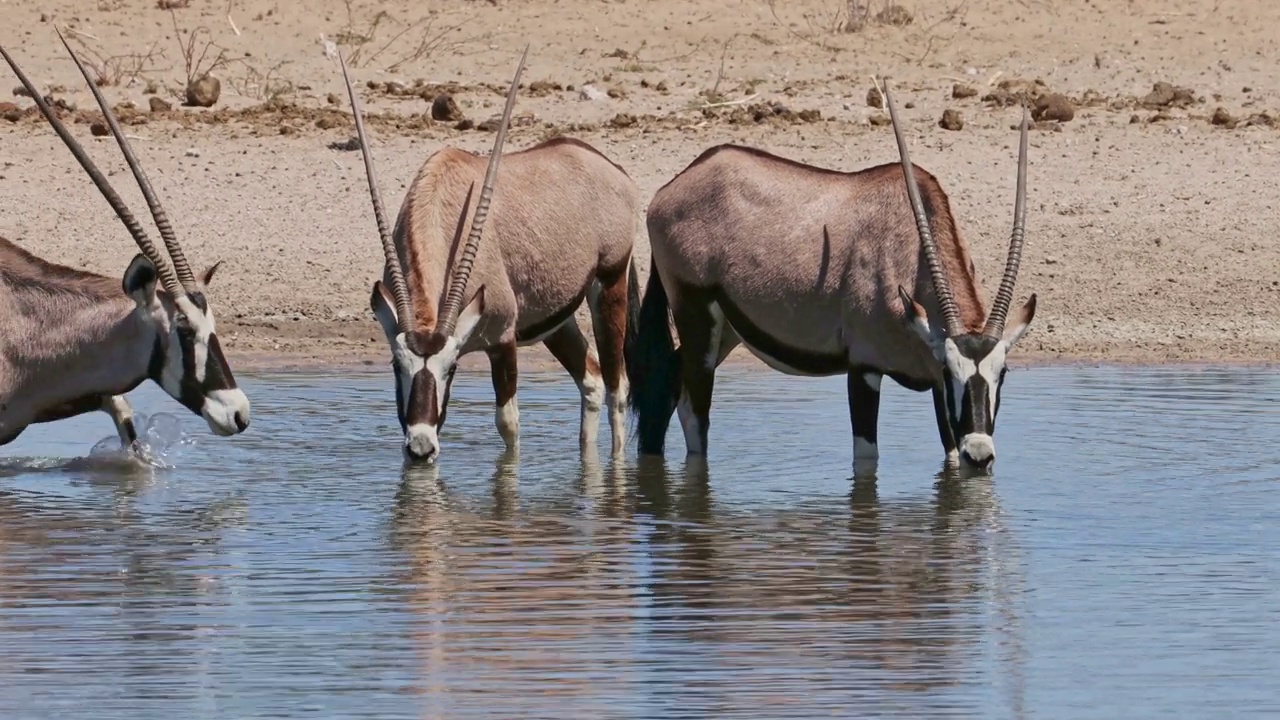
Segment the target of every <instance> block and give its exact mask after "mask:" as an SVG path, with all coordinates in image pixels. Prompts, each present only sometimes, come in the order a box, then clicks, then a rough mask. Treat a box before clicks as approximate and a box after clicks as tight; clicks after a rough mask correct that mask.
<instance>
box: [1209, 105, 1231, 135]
mask: <svg viewBox="0 0 1280 720" xmlns="http://www.w3.org/2000/svg"><path fill="white" fill-rule="evenodd" d="M1209 122H1211V123H1213V124H1214V125H1221V126H1223V127H1225V128H1227V129H1228V130H1230V129H1232V128H1234V127H1235V126H1236V119H1235V118H1233V117H1231V113H1229V112H1227V109H1226V108H1224V107H1221V106H1219V107H1218V108H1217V109H1216V110H1214V111H1213V117H1211V118H1209Z"/></svg>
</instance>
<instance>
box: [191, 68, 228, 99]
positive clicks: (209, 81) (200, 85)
mask: <svg viewBox="0 0 1280 720" xmlns="http://www.w3.org/2000/svg"><path fill="white" fill-rule="evenodd" d="M221 96H222V81H220V80H218V78H216V77H214V76H212V75H209V74H207V73H206V74H205V75H202V76H200V78H199V79H197V80H193V81H192V82H191V83H190V84H188V85H187V104H188V105H191V106H194V107H213V105H214V103H216V102H218V98H219V97H221Z"/></svg>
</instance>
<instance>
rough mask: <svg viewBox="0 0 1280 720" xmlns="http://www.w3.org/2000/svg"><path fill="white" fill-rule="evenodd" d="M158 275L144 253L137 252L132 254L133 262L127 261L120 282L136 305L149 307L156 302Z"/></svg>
mask: <svg viewBox="0 0 1280 720" xmlns="http://www.w3.org/2000/svg"><path fill="white" fill-rule="evenodd" d="M158 278H159V275H158V274H157V273H156V266H155V264H154V263H152V262H151V261H150V260H148V259H147V256H146V255H143V254H142V253H138V254H137V255H135V256H133V262H131V263H129V267H128V269H126V270H125V271H124V281H123V282H122V283H121V285H122V287H123V288H124V292H125V294H126V295H128V296H129V297H131V298H133V301H134V302H135V303H137V304H138V307H142V308H150V307H153V306H154V305H155V302H156V280H157V279H158Z"/></svg>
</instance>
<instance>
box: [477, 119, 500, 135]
mask: <svg viewBox="0 0 1280 720" xmlns="http://www.w3.org/2000/svg"><path fill="white" fill-rule="evenodd" d="M500 127H502V116H501V115H494V116H493V117H491V118H489V119H488V120H481V121H480V124H479V125H476V129H477V130H482V131H484V132H498V128H500Z"/></svg>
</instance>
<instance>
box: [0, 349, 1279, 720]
mask: <svg viewBox="0 0 1280 720" xmlns="http://www.w3.org/2000/svg"><path fill="white" fill-rule="evenodd" d="M245 385H246V388H247V391H248V392H249V393H250V395H251V397H252V399H253V402H254V420H253V426H252V428H251V429H250V431H249V432H248V434H246V435H244V436H240V437H237V438H234V439H230V440H227V439H221V438H214V437H212V436H211V435H209V434H208V433H207V431H206V430H205V429H204V426H203V423H202V421H200V420H199V419H198V418H195V417H193V416H189V415H185V414H178V413H179V412H180V411H179V409H178V408H177V406H176V404H174V403H173V402H172V401H170V400H168V398H166V397H164V396H163V395H162V394H161V393H160V392H159V391H158V390H156V389H154V388H153V387H151V386H150V385H148V386H145V387H144V388H143V389H141V390H140V391H139V392H138V393H135V395H134V396H133V400H134V403H135V406H136V407H137V408H138V409H139V410H141V411H143V412H147V413H172V414H173V415H174V416H175V417H176V418H177V419H178V420H179V421H180V423H181V425H182V427H183V428H184V430H185V435H184V437H183V439H182V441H181V442H179V443H175V444H173V445H172V446H171V447H169V448H168V449H167V450H166V452H165V460H166V462H167V463H168V464H170V465H172V466H173V467H170V468H160V469H142V468H138V467H136V466H130V465H126V464H122V463H120V462H118V461H113V460H111V459H110V458H101V457H93V458H90V457H89V454H90V449H91V448H92V447H93V445H94V444H95V442H96V441H98V440H99V439H100V438H102V437H104V436H107V435H110V434H111V426H110V421H109V420H108V419H107V418H106V416H105V415H94V416H88V417H83V418H78V419H76V420H72V421H68V422H64V423H61V424H56V425H46V426H40V427H36V428H33V429H31V430H29V431H28V432H27V434H26V435H24V436H23V437H21V438H20V439H19V440H18V441H17V442H15V443H14V444H12V445H9V446H7V447H6V448H5V458H4V460H3V461H0V717H2V718H6V719H8V718H43V717H58V718H67V717H93V718H205V717H218V718H247V717H300V716H314V717H325V718H339V717H341V718H351V717H368V718H409V717H412V718H471V717H476V718H479V717H485V718H513V717H545V718H561V719H564V718H731V717H733V718H736V717H744V718H745V717H751V718H783V717H796V718H813V717H884V716H898V717H911V718H922V717H981V718H1013V717H1028V716H1035V717H1052V718H1074V717H1108V718H1110V717H1125V718H1134V717H1155V716H1171V715H1172V716H1179V717H1205V718H1208V717H1213V718H1217V717H1246V716H1274V715H1275V714H1276V713H1280V683H1277V680H1276V678H1280V480H1278V479H1277V478H1280V469H1278V463H1277V461H1280V444H1277V438H1280V415H1278V414H1277V410H1278V407H1280V406H1278V405H1277V400H1278V399H1280V371H1275V370H1253V369H1209V370H1199V369H1185V368H1179V369H1170V370H1150V369H1142V370H1137V369H1133V370H1130V369H1114V368H1036V369H1028V370H1019V371H1016V372H1014V373H1011V374H1010V377H1009V382H1008V384H1007V385H1006V391H1005V404H1004V405H1003V407H1002V411H1003V412H1002V415H1001V427H1000V429H999V432H998V434H997V441H998V447H999V450H1000V462H999V467H998V468H997V471H996V474H995V477H994V478H993V479H966V480H959V481H957V480H955V479H944V480H941V481H940V480H939V478H938V470H939V469H940V460H941V450H940V446H939V444H938V441H937V439H936V435H935V432H936V431H935V430H934V424H933V414H932V408H931V405H930V402H929V398H928V395H927V394H922V395H917V394H914V393H908V392H907V391H904V390H901V389H898V388H897V387H896V386H895V387H894V388H892V389H889V384H888V383H886V386H885V387H886V389H887V391H886V394H885V398H884V403H883V407H882V412H881V416H882V421H881V422H882V428H881V441H882V446H881V454H882V460H881V463H880V468H879V472H878V479H875V480H864V479H859V480H857V481H856V482H855V481H854V480H852V479H851V477H850V475H851V473H850V463H851V449H850V433H849V425H848V415H847V406H846V401H845V396H844V381H843V379H840V378H832V379H827V380H812V379H803V380H802V379H791V378H785V377H783V376H780V375H777V374H773V373H761V372H758V371H741V370H739V371H732V370H725V371H722V372H721V374H720V376H719V379H718V382H717V387H716V391H717V395H716V400H715V405H714V407H713V416H712V429H711V453H712V455H711V460H710V463H709V470H706V471H702V470H697V469H686V468H685V464H684V460H683V451H682V448H683V440H682V439H681V438H680V437H679V435H678V429H677V428H676V427H675V425H677V424H675V423H673V428H672V435H671V442H670V444H669V453H670V455H671V457H670V459H668V460H667V461H666V462H665V463H662V462H645V463H641V464H639V465H638V464H637V462H636V460H635V457H634V450H632V451H631V453H630V454H629V457H628V459H627V460H626V461H624V462H622V463H620V464H615V463H612V462H610V461H608V460H607V456H602V457H604V458H605V459H597V458H592V457H587V458H585V459H584V458H582V457H581V456H580V454H579V453H578V451H577V448H576V437H577V410H576V407H577V399H576V392H575V391H574V389H573V386H572V384H571V383H570V382H569V381H568V380H567V378H563V377H561V376H560V375H558V374H538V373H526V374H524V375H522V377H521V393H520V400H521V420H522V422H523V450H522V452H521V456H520V457H519V458H518V460H517V459H516V458H511V457H507V456H505V455H504V454H503V453H502V451H501V441H500V440H499V438H498V435H497V432H496V431H495V430H494V428H493V421H492V409H491V408H492V405H491V403H492V399H491V395H490V393H491V391H490V387H489V381H488V378H487V374H484V373H471V374H466V375H461V376H460V377H459V380H458V383H457V386H456V390H455V393H454V399H453V405H452V406H451V411H450V413H449V426H448V428H447V429H446V432H445V436H444V455H443V457H442V465H441V467H440V468H439V469H438V470H427V469H407V470H406V469H403V468H402V462H401V455H400V450H399V444H398V443H399V440H398V437H397V431H398V428H397V426H396V424H395V414H394V410H393V406H392V403H393V393H392V388H391V382H390V377H389V376H384V374H383V373H378V374H376V375H359V374H357V375H346V376H343V377H339V378H335V377H322V376H307V375H276V376H268V377H257V378H247V379H246V381H245ZM164 417H165V416H164V415H153V418H155V422H157V423H161V424H162V423H163V420H162V419H163V418H164ZM607 436H608V433H607V430H606V429H605V428H602V431H601V439H602V442H604V441H605V440H606V439H607ZM677 451H678V452H677Z"/></svg>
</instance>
